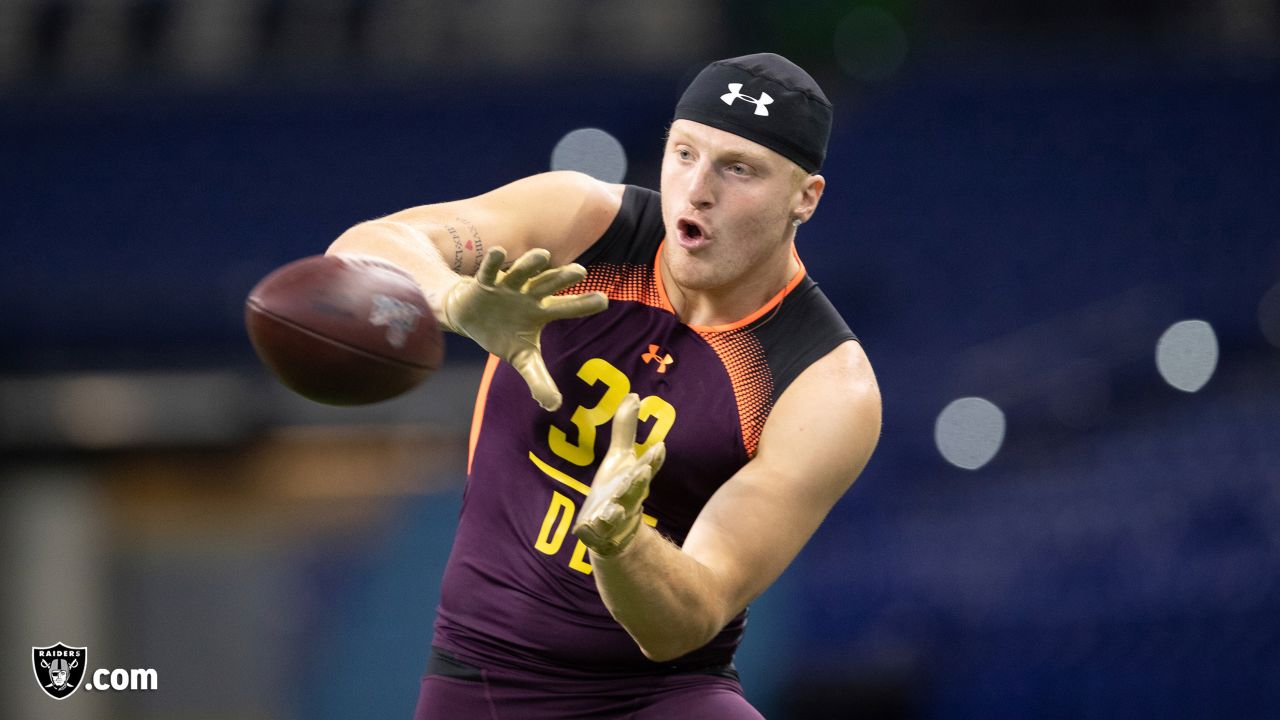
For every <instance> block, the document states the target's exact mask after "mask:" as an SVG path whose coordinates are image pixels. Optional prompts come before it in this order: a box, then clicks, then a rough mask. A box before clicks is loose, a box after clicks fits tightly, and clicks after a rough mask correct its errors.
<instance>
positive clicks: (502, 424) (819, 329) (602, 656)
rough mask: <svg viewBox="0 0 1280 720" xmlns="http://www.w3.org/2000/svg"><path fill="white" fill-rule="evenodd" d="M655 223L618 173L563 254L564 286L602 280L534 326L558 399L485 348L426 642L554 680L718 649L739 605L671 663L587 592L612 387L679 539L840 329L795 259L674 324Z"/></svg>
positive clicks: (648, 669) (731, 637)
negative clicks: (616, 188) (733, 306)
mask: <svg viewBox="0 0 1280 720" xmlns="http://www.w3.org/2000/svg"><path fill="white" fill-rule="evenodd" d="M663 234H664V233H663V226H662V214H661V207H660V198H659V195H658V193H656V192H654V191H652V190H646V189H643V188H638V187H634V186H631V187H628V188H627V190H626V193H625V194H624V196H623V201H622V207H621V209H620V210H619V212H618V216H617V217H616V218H615V219H614V221H613V223H612V225H611V226H610V227H609V229H608V230H607V231H606V232H605V234H604V235H603V236H602V237H601V238H600V239H599V240H598V241H597V242H596V243H595V244H594V245H592V246H591V247H590V248H589V249H588V250H587V251H586V252H584V253H583V254H582V256H580V257H579V258H578V259H577V262H579V263H581V264H582V265H584V266H586V268H587V277H586V279H585V280H583V281H582V282H581V283H580V284H578V285H577V286H575V287H573V288H571V289H570V290H569V291H568V292H573V293H578V292H587V291H593V290H598V291H602V292H604V293H606V294H607V295H608V297H609V307H608V309H607V310H605V311H604V312H602V313H599V314H597V315H593V316H591V317H587V318H580V319H575V320H562V321H557V322H553V323H551V324H549V325H547V326H546V328H545V329H544V330H543V332H542V353H543V357H544V358H545V359H546V361H547V365H548V367H549V368H550V370H551V375H552V377H553V378H554V379H555V381H556V384H557V385H558V386H559V388H560V391H561V392H562V393H563V394H564V403H563V405H562V406H561V407H560V409H559V410H557V411H555V412H550V413H549V412H546V411H545V410H543V409H541V408H540V407H539V406H538V404H537V403H536V402H535V401H534V400H533V399H532V398H531V397H530V395H529V389H528V387H527V386H526V385H525V382H524V380H523V379H521V377H520V376H519V374H518V373H516V371H515V370H513V369H512V368H511V367H510V366H508V365H506V364H504V363H500V362H498V361H497V360H496V359H494V358H490V361H489V364H488V366H487V367H486V369H485V374H484V379H483V381H482V383H481V387H480V395H479V398H478V399H477V403H476V411H475V418H474V420H473V424H472V434H471V457H470V460H469V463H468V467H469V471H468V479H467V487H466V491H465V494H464V497H463V505H462V513H461V517H460V520H459V524H458V532H457V536H456V538H455V540H454V546H453V551H452V554H451V555H450V558H449V564H448V567H447V569H446V570H445V576H444V586H443V590H442V594H441V602H440V608H439V613H438V615H437V619H436V625H435V640H434V644H436V645H438V646H440V647H442V648H444V649H446V650H449V651H452V652H454V653H455V654H457V655H459V656H460V657H463V658H467V659H470V660H473V661H475V662H476V663H477V664H479V665H481V666H496V667H508V668H519V669H525V670H534V671H542V672H550V673H555V674H559V675H566V674H567V675H592V676H600V675H611V674H612V675H628V674H649V673H656V672H665V671H668V670H670V669H672V667H673V666H674V667H676V668H697V667H709V666H718V665H728V664H729V663H730V662H731V661H732V658H733V653H734V650H735V649H736V648H737V646H738V642H739V640H740V639H741V637H742V631H743V628H744V626H745V623H746V613H745V612H744V613H743V614H742V615H739V616H738V617H737V618H735V619H734V620H733V621H732V622H730V623H729V624H728V626H726V627H725V628H724V630H722V631H721V632H720V634H718V635H717V636H716V637H715V638H714V639H713V640H712V641H711V642H710V643H708V644H707V645H706V646H704V647H702V648H700V649H698V650H696V651H694V652H692V653H690V654H689V655H687V656H685V657H683V658H680V659H679V660H678V661H676V662H675V663H669V664H665V665H659V664H657V663H654V662H651V661H649V660H648V659H646V658H645V657H644V655H642V654H641V652H640V650H639V649H638V648H637V647H636V645H635V642H634V641H633V640H632V639H631V637H630V636H629V635H627V632H626V631H625V630H624V629H623V628H622V626H620V625H619V624H618V623H617V621H615V620H614V619H613V617H612V616H611V615H610V614H609V612H608V610H607V609H606V608H605V606H604V604H603V602H602V601H601V600H600V595H599V593H598V592H597V591H596V586H595V582H594V580H593V579H592V578H591V565H590V557H589V555H588V553H587V550H586V547H585V546H584V545H583V544H582V543H581V542H579V541H578V539H577V538H576V537H574V536H573V535H572V534H571V533H570V532H569V527H570V526H571V525H572V522H573V519H574V516H575V514H576V512H577V510H578V508H579V507H580V506H581V504H582V501H583V499H584V497H585V496H586V493H587V491H588V488H589V484H590V483H591V479H592V477H594V475H595V471H596V468H597V466H598V464H599V462H600V460H601V459H602V458H603V457H604V454H605V453H606V452H607V451H608V449H609V447H608V446H609V438H610V427H609V424H610V422H611V421H612V418H613V415H614V412H615V411H616V410H617V408H618V404H619V403H620V402H621V401H622V398H623V397H625V396H626V395H627V393H631V392H634V393H637V394H638V395H639V396H640V398H641V402H640V415H639V420H640V422H639V425H638V428H637V432H636V443H637V447H638V448H639V451H641V452H642V451H643V449H645V448H647V447H649V446H650V445H652V444H654V443H657V442H659V441H665V442H666V444H667V459H666V463H665V464H664V465H663V467H662V470H661V471H660V472H659V473H658V475H657V476H656V477H655V478H654V479H653V482H652V485H651V490H650V494H649V498H648V500H646V501H645V504H644V512H645V518H644V520H645V522H646V523H648V524H649V525H652V526H654V527H655V528H656V529H657V530H658V531H659V532H661V533H662V534H664V535H666V536H667V537H669V538H671V540H673V541H674V542H676V543H677V544H680V543H682V542H683V541H684V538H685V536H686V535H687V533H688V532H689V528H690V527H691V526H692V524H693V521H694V519H695V518H697V516H698V513H699V512H700V511H701V509H702V506H703V505H704V504H705V503H706V502H707V500H708V499H709V498H710V497H711V495H712V494H713V493H715V491H716V490H717V489H718V488H719V487H720V486H721V485H722V484H723V483H724V482H725V481H726V480H728V479H729V478H730V477H731V476H732V475H733V474H734V473H735V472H737V471H738V469H739V468H741V467H742V466H743V465H745V464H746V463H747V462H748V461H749V460H750V459H751V457H752V456H753V455H754V454H755V451H756V445H757V443H758V442H759V439H760V433H761V431H762V430H763V428H764V424H765V421H766V420H767V419H768V417H769V411H770V409H771V408H772V407H773V404H774V402H775V401H776V400H777V399H778V397H779V396H780V395H781V394H782V392H783V390H785V389H786V387H787V385H788V384H790V383H791V381H792V380H794V379H795V378H796V377H797V376H798V375H799V374H800V373H801V372H802V371H803V370H804V369H805V368H807V367H808V366H809V365H810V364H812V363H813V362H814V361H816V360H817V359H819V358H821V357H822V356H824V355H826V354H827V353H829V352H830V351H831V350H833V349H835V347H836V346H837V345H839V344H840V343H842V342H845V341H848V340H852V339H855V338H854V335H853V333H852V332H850V331H849V328H848V326H847V325H846V324H845V323H844V321H843V320H842V319H841V318H840V316H839V314H838V313H837V312H836V310H835V308H834V307H833V306H832V305H831V303H830V302H829V301H828V300H827V298H826V296H824V295H823V294H822V292H821V291H820V290H819V289H818V286H817V284H816V283H814V281H813V280H812V279H811V278H809V277H808V275H807V274H806V273H805V270H804V268H803V267H801V269H800V271H799V272H798V273H796V275H795V277H793V278H792V279H791V281H790V282H789V283H788V284H787V286H786V287H785V288H784V289H783V290H782V291H781V292H779V293H778V294H777V295H776V296H775V297H774V298H772V299H771V300H770V301H769V302H768V303H767V304H766V305H765V306H764V307H762V308H760V309H759V310H757V311H756V312H754V313H752V314H751V315H750V316H748V317H746V318H744V319H742V320H741V321H739V322H737V323H733V324H731V325H723V326H715V327H696V326H689V325H686V324H684V323H682V322H681V321H680V320H679V319H678V318H677V317H676V315H675V312H674V311H673V310H672V307H671V303H670V302H669V301H668V299H667V295H666V292H665V290H664V287H663V280H662V274H661V270H660V266H659V263H658V256H659V253H660V251H661V245H662V241H663Z"/></svg>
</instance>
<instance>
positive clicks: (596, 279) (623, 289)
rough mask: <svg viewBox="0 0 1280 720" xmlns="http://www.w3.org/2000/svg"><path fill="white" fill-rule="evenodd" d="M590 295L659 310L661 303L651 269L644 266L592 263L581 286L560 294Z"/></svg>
mask: <svg viewBox="0 0 1280 720" xmlns="http://www.w3.org/2000/svg"><path fill="white" fill-rule="evenodd" d="M589 292H602V293H604V294H605V295H608V296H609V299H610V300H630V301H631V302H638V303H643V304H645V305H649V306H651V307H656V308H660V307H662V299H661V297H659V295H658V287H657V284H656V283H655V282H654V279H653V268H651V267H649V266H647V265H612V264H607V263H593V264H592V265H591V267H590V268H588V269H587V277H586V278H585V279H583V281H582V282H580V283H578V284H577V285H574V286H573V287H571V288H569V289H567V290H565V291H563V292H562V293H561V294H565V295H576V294H578V293H589Z"/></svg>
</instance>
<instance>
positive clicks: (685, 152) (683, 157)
mask: <svg viewBox="0 0 1280 720" xmlns="http://www.w3.org/2000/svg"><path fill="white" fill-rule="evenodd" d="M676 154H677V155H679V156H680V159H681V160H688V159H689V158H691V157H693V153H691V152H689V151H688V150H685V149H684V148H680V149H679V150H677V151H676Z"/></svg>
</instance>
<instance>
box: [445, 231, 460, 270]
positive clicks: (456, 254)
mask: <svg viewBox="0 0 1280 720" xmlns="http://www.w3.org/2000/svg"><path fill="white" fill-rule="evenodd" d="M444 229H445V230H448V231H449V237H451V238H453V271H454V272H456V273H461V272H462V236H461V235H459V234H458V230H457V228H455V227H453V226H452V225H445V226H444Z"/></svg>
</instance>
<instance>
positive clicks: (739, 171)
mask: <svg viewBox="0 0 1280 720" xmlns="http://www.w3.org/2000/svg"><path fill="white" fill-rule="evenodd" d="M729 172H731V173H733V174H734V175H746V174H747V173H748V170H747V166H746V165H743V164H741V163H738V164H735V165H730V166H729Z"/></svg>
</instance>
